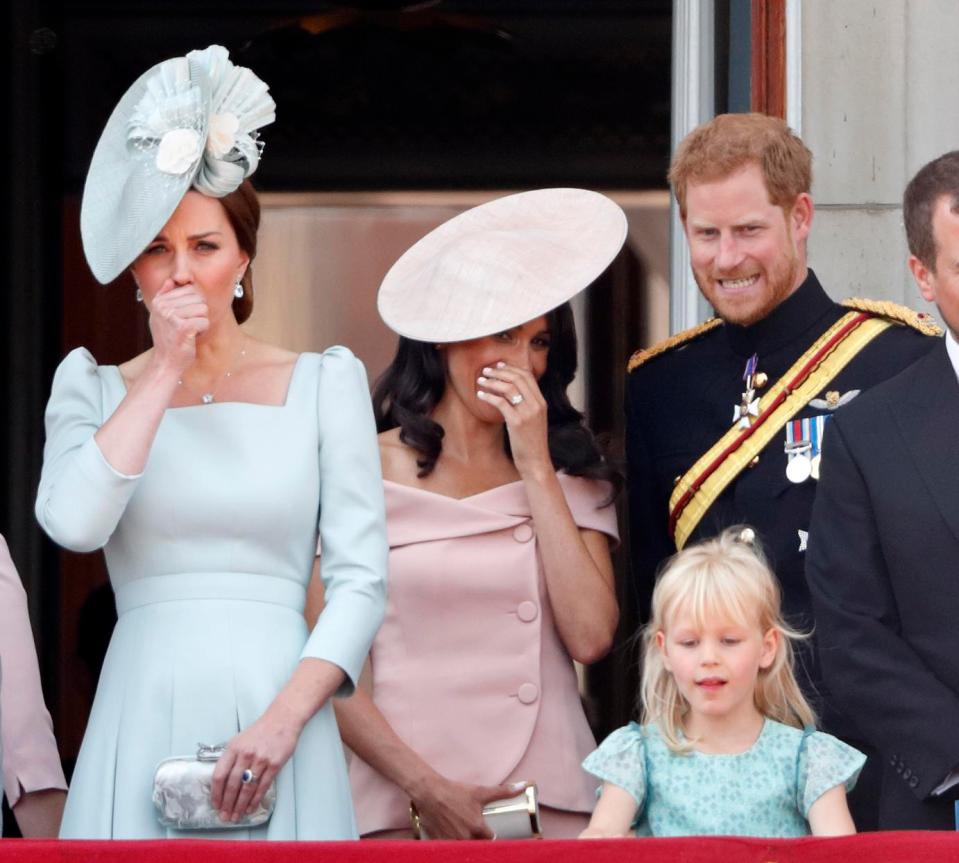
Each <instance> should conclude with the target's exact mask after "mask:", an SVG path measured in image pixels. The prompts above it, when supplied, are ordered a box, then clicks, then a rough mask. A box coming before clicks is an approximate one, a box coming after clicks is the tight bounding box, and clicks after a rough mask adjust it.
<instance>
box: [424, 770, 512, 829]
mask: <svg viewBox="0 0 959 863" xmlns="http://www.w3.org/2000/svg"><path fill="white" fill-rule="evenodd" d="M525 787H526V783H525V782H517V783H514V784H512V785H489V786H487V785H466V784H465V783H462V782H453V781H451V780H449V779H446V778H445V777H443V776H439V775H438V774H437V775H436V776H435V777H434V778H433V779H432V780H431V781H430V782H429V783H427V784H426V785H425V786H424V788H423V790H422V791H420V792H418V793H417V794H416V795H415V796H414V797H413V804H414V805H415V806H416V811H417V812H418V813H419V816H420V824H421V825H422V829H423V831H424V832H425V833H426V834H427V835H428V836H429V837H430V839H493V838H494V837H493V832H492V831H491V830H490V829H489V826H488V825H487V823H486V822H485V821H484V820H483V807H484V806H485V805H486V804H487V803H491V802H492V801H494V800H502V799H503V798H504V797H512V796H514V795H516V794H518V793H519V792H520V791H522V790H523V789H524V788H525Z"/></svg>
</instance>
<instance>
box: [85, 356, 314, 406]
mask: <svg viewBox="0 0 959 863" xmlns="http://www.w3.org/2000/svg"><path fill="white" fill-rule="evenodd" d="M308 353H309V351H303V352H301V353H298V354H297V355H296V359H295V360H294V361H293V368H292V370H291V371H290V379H289V381H287V384H286V394H285V395H284V397H283V401H282V402H280V403H278V404H275V405H273V404H268V403H266V402H245V401H225V402H216V401H214V402H210V404H208V405H206V404H195V405H176V406H175V407H168V408H167V412H169V411H185V410H190V409H194V408H203V409H204V410H209V409H210V408H216V407H226V406H227V405H232V406H237V405H239V406H242V407H252V408H272V409H273V410H283V409H284V408H285V407H286V406H287V405H288V404H289V403H290V397H291V396H292V394H293V387H294V385H295V384H296V381H297V377H298V372H299V369H300V366H301V365H302V363H301V362H300V361H301V360H302V359H303V357H305V356H306V355H307V354H308ZM100 368H107V369H113V371H114V373H115V374H116V377H117V381H118V382H119V384H120V388H121V390H122V392H123V395H124V396H125V395H126V394H127V393H128V392H129V390H128V389H127V382H126V379H125V378H124V377H123V373H122V372H121V371H120V367H119V366H115V365H112V366H100ZM121 398H122V397H121Z"/></svg>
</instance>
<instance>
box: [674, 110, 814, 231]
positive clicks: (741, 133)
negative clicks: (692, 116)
mask: <svg viewBox="0 0 959 863" xmlns="http://www.w3.org/2000/svg"><path fill="white" fill-rule="evenodd" d="M750 164H755V165H758V166H759V169H760V170H761V171H762V175H763V180H764V182H765V184H766V192H767V194H768V195H769V200H770V202H771V203H773V204H775V205H776V206H777V207H782V208H783V210H786V211H787V212H788V211H789V210H790V209H792V206H793V204H794V203H795V201H796V198H797V197H798V196H799V195H800V194H801V193H802V192H808V191H809V189H810V187H811V186H812V153H810V152H809V149H808V148H807V147H806V145H805V144H804V143H803V142H802V141H801V140H800V139H799V137H798V136H797V135H796V134H795V133H794V132H793V131H792V130H791V129H790V128H789V126H787V125H786V124H785V123H784V122H783V121H782V120H780V119H779V118H778V117H769V116H767V115H766V114H720V115H719V116H718V117H713V119H712V120H710V121H709V122H708V123H703V124H702V125H701V126H697V127H696V128H695V129H693V131H692V132H690V133H689V134H688V135H687V136H686V137H685V138H683V140H682V142H681V143H680V145H679V148H678V149H677V150H676V154H675V155H674V156H673V161H672V164H671V165H670V166H669V177H668V179H669V182H670V185H671V186H672V187H673V193H674V194H675V195H676V202H677V203H678V204H679V213H680V215H681V216H682V217H683V219H685V218H686V188H687V186H688V185H689V183H709V182H712V181H714V180H722V179H724V178H725V177H728V176H729V175H730V174H732V173H733V172H734V171H738V170H739V169H740V168H743V167H745V166H746V165H750Z"/></svg>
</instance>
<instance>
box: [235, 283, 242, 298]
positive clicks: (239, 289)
mask: <svg viewBox="0 0 959 863" xmlns="http://www.w3.org/2000/svg"><path fill="white" fill-rule="evenodd" d="M233 296H234V297H236V298H237V299H240V297H242V296H243V282H241V281H240V280H239V279H237V280H236V284H235V285H234V286H233Z"/></svg>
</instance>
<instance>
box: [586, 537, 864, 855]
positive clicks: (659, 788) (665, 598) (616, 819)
mask: <svg viewBox="0 0 959 863" xmlns="http://www.w3.org/2000/svg"><path fill="white" fill-rule="evenodd" d="M800 637H802V636H801V635H800V634H799V633H797V632H795V631H793V630H791V629H790V628H789V627H788V626H787V625H786V624H785V623H784V622H783V620H782V617H781V613H780V592H779V586H778V584H777V582H776V579H775V576H774V575H773V574H772V572H771V571H770V569H769V565H768V564H767V563H766V561H765V559H764V557H763V555H762V552H761V551H760V550H759V549H758V548H757V547H756V546H755V543H754V533H753V531H752V530H751V529H750V528H748V527H747V528H743V527H737V528H730V529H728V530H726V531H724V532H723V533H722V534H721V535H719V536H718V537H716V538H714V539H710V540H707V541H705V542H701V543H699V544H697V545H694V546H690V547H688V548H686V549H685V550H683V551H681V552H680V553H679V554H677V555H676V556H675V557H674V558H673V559H672V560H671V561H670V562H669V564H668V566H667V567H666V569H665V570H664V572H663V573H662V575H661V576H660V577H659V580H658V581H657V583H656V588H655V590H654V591H653V603H652V619H651V620H650V622H649V624H648V625H647V626H646V628H645V630H644V632H643V651H644V653H643V687H642V692H641V699H642V725H637V724H636V723H635V722H633V723H630V724H629V725H628V726H627V727H625V728H620V729H618V730H617V731H614V732H613V733H612V734H611V735H610V736H609V737H607V738H606V740H605V741H604V742H603V744H602V745H601V746H600V747H599V748H598V749H597V750H596V751H594V752H593V753H591V754H590V755H589V756H588V757H587V758H586V760H585V761H584V762H583V767H584V768H585V769H586V770H587V771H588V772H590V773H592V774H593V775H595V776H597V777H599V778H600V779H602V780H603V786H602V795H601V797H600V800H599V802H598V803H597V805H596V810H595V812H594V813H593V817H592V819H591V820H590V823H589V826H588V827H587V828H586V830H584V831H583V833H582V834H581V836H582V837H583V838H596V837H612V836H625V835H628V834H629V832H630V830H631V828H635V833H636V835H638V836H643V835H645V836H650V835H652V836H682V835H697V834H732V835H751V836H802V835H806V834H808V833H810V832H811V833H814V834H817V835H838V834H844V833H854V832H855V825H854V824H853V822H852V818H851V817H850V815H849V808H848V806H847V804H846V792H847V791H848V790H850V789H851V788H852V787H853V785H854V784H855V781H856V778H857V777H858V775H859V771H860V770H861V769H862V765H863V763H864V762H865V756H863V755H862V754H861V753H860V752H858V751H857V750H855V749H853V748H852V747H850V746H847V745H846V744H845V743H842V742H841V741H839V740H837V739H836V738H835V737H832V736H830V735H828V734H824V733H822V732H819V731H816V730H815V716H814V714H813V711H812V709H811V708H810V707H809V705H808V704H807V703H806V700H805V698H804V697H803V695H802V692H801V691H800V689H799V686H798V685H797V683H796V679H795V677H794V675H793V668H792V662H793V656H792V641H794V640H795V639H797V638H800Z"/></svg>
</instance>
